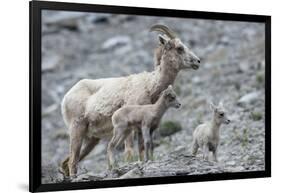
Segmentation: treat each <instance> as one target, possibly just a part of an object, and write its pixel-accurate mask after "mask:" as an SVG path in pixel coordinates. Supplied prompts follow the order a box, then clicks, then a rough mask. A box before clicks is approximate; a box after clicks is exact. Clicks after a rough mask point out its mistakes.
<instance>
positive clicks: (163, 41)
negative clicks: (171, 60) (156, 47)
mask: <svg viewBox="0 0 281 193" xmlns="http://www.w3.org/2000/svg"><path fill="white" fill-rule="evenodd" d="M158 39H159V42H160V43H161V44H163V45H166V44H167V42H168V39H166V38H165V37H164V36H163V35H161V34H160V35H158Z"/></svg>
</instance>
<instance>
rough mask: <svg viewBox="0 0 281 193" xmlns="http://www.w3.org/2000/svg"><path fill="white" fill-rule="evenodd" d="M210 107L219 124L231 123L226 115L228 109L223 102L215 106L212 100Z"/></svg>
mask: <svg viewBox="0 0 281 193" xmlns="http://www.w3.org/2000/svg"><path fill="white" fill-rule="evenodd" d="M210 108H211V110H212V111H213V113H214V119H215V121H216V123H217V124H221V123H224V124H229V123H230V120H229V119H228V117H227V115H226V111H225V109H224V106H223V103H222V102H220V103H219V105H218V106H215V105H214V104H213V103H212V102H211V103H210Z"/></svg>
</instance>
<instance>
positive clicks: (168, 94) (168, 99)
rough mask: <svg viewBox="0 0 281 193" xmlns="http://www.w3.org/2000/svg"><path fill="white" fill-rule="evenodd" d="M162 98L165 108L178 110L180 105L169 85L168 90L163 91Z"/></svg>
mask: <svg viewBox="0 0 281 193" xmlns="http://www.w3.org/2000/svg"><path fill="white" fill-rule="evenodd" d="M163 98H164V101H165V105H166V107H174V108H176V109H178V108H180V106H181V103H180V102H179V101H178V99H177V95H176V93H175V91H174V89H173V87H172V85H169V86H168V88H167V89H166V90H164V91H163Z"/></svg>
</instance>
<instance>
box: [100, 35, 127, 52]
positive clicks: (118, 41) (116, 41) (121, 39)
mask: <svg viewBox="0 0 281 193" xmlns="http://www.w3.org/2000/svg"><path fill="white" fill-rule="evenodd" d="M130 41H131V38H130V37H128V36H115V37H112V38H110V39H108V40H106V41H105V42H104V43H103V44H102V46H101V48H102V49H103V50H111V49H115V48H117V47H121V46H124V45H127V44H128V43H130Z"/></svg>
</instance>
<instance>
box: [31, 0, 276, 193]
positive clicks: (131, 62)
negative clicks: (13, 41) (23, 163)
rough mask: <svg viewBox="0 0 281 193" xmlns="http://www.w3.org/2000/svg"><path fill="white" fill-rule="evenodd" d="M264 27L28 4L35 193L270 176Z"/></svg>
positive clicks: (194, 15)
mask: <svg viewBox="0 0 281 193" xmlns="http://www.w3.org/2000/svg"><path fill="white" fill-rule="evenodd" d="M270 41H271V18H270V16H264V15H247V14H232V13H215V12H201V11H184V10H169V9H155V8H139V7H138V8H137V7H121V6H105V5H90V4H78V3H77V4H76V3H58V2H46V1H44V2H43V1H42V2H41V1H32V2H30V166H29V167H30V191H31V192H40V191H55V190H77V189H90V188H107V187H122V186H136V185H149V184H166V183H183V182H198V181H212V180H229V179H244V178H259V177H270V176H271V99H270V97H271V82H270V78H271V75H270V74H271V73H270V71H271V42H270Z"/></svg>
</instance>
